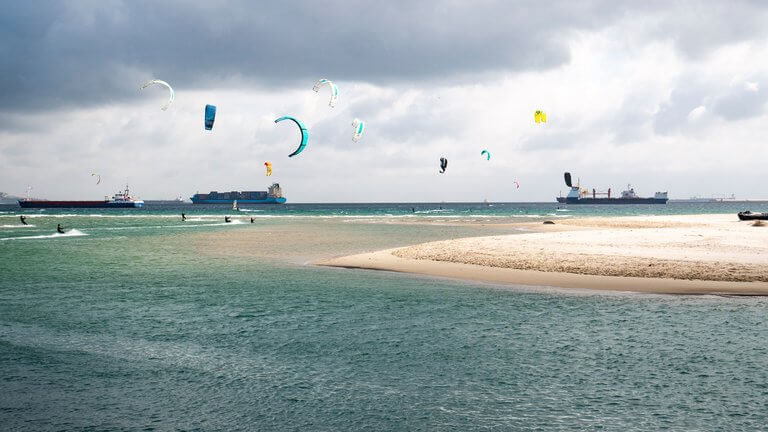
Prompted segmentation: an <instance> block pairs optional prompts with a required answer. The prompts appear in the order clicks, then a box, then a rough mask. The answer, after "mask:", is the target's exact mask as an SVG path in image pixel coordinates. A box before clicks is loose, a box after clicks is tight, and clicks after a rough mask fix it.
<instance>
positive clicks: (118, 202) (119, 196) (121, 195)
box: [19, 185, 144, 208]
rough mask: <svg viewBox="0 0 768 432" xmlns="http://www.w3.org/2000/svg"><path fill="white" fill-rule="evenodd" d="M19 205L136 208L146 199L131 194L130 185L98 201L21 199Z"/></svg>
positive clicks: (31, 206)
mask: <svg viewBox="0 0 768 432" xmlns="http://www.w3.org/2000/svg"><path fill="white" fill-rule="evenodd" d="M19 205H20V206H22V207H23V208H136V207H144V201H142V200H139V199H136V198H135V197H133V196H131V193H130V191H129V189H128V185H125V190H124V191H120V192H118V193H116V194H114V195H113V196H112V198H110V197H107V196H105V197H104V199H103V200H98V201H50V200H34V199H29V198H27V199H23V200H19Z"/></svg>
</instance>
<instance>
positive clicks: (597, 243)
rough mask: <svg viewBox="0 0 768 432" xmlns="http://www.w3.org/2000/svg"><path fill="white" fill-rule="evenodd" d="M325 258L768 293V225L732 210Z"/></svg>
mask: <svg viewBox="0 0 768 432" xmlns="http://www.w3.org/2000/svg"><path fill="white" fill-rule="evenodd" d="M528 226H529V227H530V228H531V229H537V230H544V231H547V232H536V233H530V234H518V235H507V236H492V237H474V238H464V239H456V240H447V241H439V242H432V243H424V244H419V245H415V246H409V247H405V248H400V249H394V250H389V251H381V252H376V253H372V254H362V255H354V256H351V257H343V258H337V259H334V260H330V261H325V262H322V263H320V264H322V265H331V266H341V267H358V268H370V269H379V270H394V271H405V272H413V273H424V274H433V275H439V276H448V277H458V278H465V279H472V280H483V281H490V282H504V283H512V284H529V285H552V286H561V287H581V288H593V289H616V290H631V291H652V292H668V293H730V294H749V295H755V294H759V295H763V294H768V225H767V226H764V227H756V226H753V225H752V222H740V221H739V220H738V219H737V218H736V215H733V214H729V215H687V216H647V217H622V218H589V219H568V220H558V221H556V225H545V226H541V225H533V224H528Z"/></svg>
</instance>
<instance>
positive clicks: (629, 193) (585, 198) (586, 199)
mask: <svg viewBox="0 0 768 432" xmlns="http://www.w3.org/2000/svg"><path fill="white" fill-rule="evenodd" d="M564 177H565V185H566V186H568V187H569V188H571V190H570V191H569V192H568V195H567V196H559V197H557V202H559V203H564V204H666V203H667V201H668V200H669V198H668V197H667V192H656V193H655V194H654V195H653V198H643V197H639V196H637V194H635V189H634V188H633V187H632V186H631V185H627V189H626V190H624V191H622V192H621V196H620V197H618V198H611V189H610V188H609V189H608V190H607V191H597V190H595V189H592V191H591V193H590V190H589V189H586V188H584V189H582V188H581V185H580V184H577V185H576V186H574V185H573V182H572V181H571V173H568V172H567V173H565V174H564Z"/></svg>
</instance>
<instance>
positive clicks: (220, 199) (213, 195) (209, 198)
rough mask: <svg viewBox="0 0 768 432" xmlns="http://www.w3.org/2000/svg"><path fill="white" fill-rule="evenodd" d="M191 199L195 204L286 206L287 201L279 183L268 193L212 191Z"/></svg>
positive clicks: (273, 185) (274, 184)
mask: <svg viewBox="0 0 768 432" xmlns="http://www.w3.org/2000/svg"><path fill="white" fill-rule="evenodd" d="M190 199H191V200H192V203H194V204H235V202H237V203H239V204H285V201H286V200H285V198H284V197H283V189H282V188H280V185H279V184H278V183H272V186H270V187H269V188H268V190H266V191H243V192H238V191H231V192H216V191H211V192H209V193H207V194H201V193H196V194H194V195H193V196H192V197H191V198H190Z"/></svg>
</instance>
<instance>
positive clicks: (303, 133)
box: [275, 116, 309, 157]
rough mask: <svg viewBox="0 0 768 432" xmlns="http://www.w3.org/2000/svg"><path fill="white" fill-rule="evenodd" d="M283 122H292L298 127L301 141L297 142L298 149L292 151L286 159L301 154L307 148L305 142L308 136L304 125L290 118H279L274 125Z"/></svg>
mask: <svg viewBox="0 0 768 432" xmlns="http://www.w3.org/2000/svg"><path fill="white" fill-rule="evenodd" d="M283 120H291V121H293V122H294V123H296V126H298V127H299V131H300V132H301V141H300V142H299V147H298V148H296V150H294V151H293V153H291V154H289V155H288V157H294V156H296V155H297V154H299V153H301V152H302V151H303V150H304V147H306V146H307V140H308V139H309V134H307V128H306V127H305V126H304V123H302V122H300V121H299V120H297V119H295V118H293V117H291V116H283V117H280V118H279V119H277V120H275V123H280V122H281V121H283Z"/></svg>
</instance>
